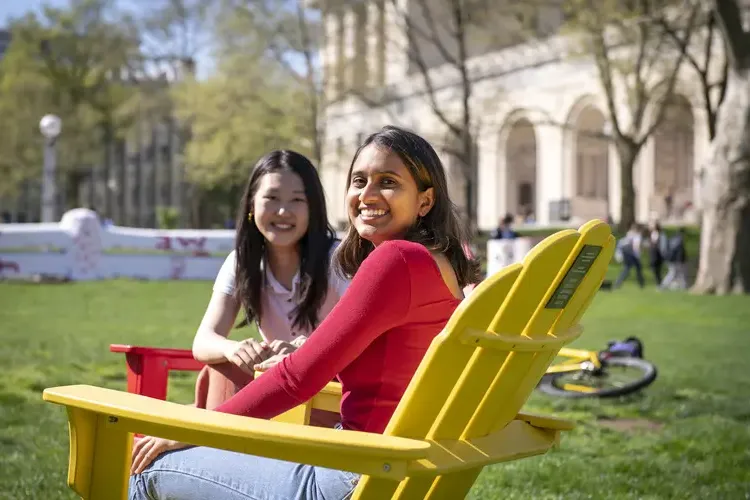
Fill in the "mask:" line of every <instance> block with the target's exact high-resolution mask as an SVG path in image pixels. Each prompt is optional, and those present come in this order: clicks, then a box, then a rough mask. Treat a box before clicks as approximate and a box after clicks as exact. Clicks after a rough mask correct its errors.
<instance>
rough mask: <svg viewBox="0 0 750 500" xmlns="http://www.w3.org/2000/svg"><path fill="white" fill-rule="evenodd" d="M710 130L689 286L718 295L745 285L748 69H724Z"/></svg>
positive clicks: (749, 262)
mask: <svg viewBox="0 0 750 500" xmlns="http://www.w3.org/2000/svg"><path fill="white" fill-rule="evenodd" d="M716 130H717V134H716V137H715V139H714V141H713V143H712V145H711V152H710V156H709V164H708V166H707V168H706V169H705V171H704V172H705V173H704V176H703V179H702V185H701V191H702V198H703V200H702V201H703V210H702V221H701V242H700V262H699V265H698V276H697V278H696V282H695V285H694V286H693V289H692V291H693V293H700V294H710V293H715V294H717V295H723V294H726V293H729V292H731V291H732V290H733V288H735V287H736V289H738V290H740V291H744V292H747V291H750V276H748V275H749V274H750V272H749V271H750V227H748V225H749V224H750V221H748V220H747V216H748V213H750V197H749V196H748V195H749V194H750V69H742V70H734V69H733V70H730V71H729V76H728V81H727V94H726V98H725V100H724V104H723V105H722V107H721V110H720V112H719V116H718V120H717V127H716ZM735 279H737V282H736V283H735Z"/></svg>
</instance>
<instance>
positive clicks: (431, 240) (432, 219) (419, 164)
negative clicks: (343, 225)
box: [336, 125, 479, 287]
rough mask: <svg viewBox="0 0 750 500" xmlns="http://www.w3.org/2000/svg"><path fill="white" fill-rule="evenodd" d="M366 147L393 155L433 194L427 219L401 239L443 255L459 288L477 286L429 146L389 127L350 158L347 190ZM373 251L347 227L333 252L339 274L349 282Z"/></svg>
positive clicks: (475, 265)
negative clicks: (354, 169) (374, 147)
mask: <svg viewBox="0 0 750 500" xmlns="http://www.w3.org/2000/svg"><path fill="white" fill-rule="evenodd" d="M370 144H375V145H376V146H378V147H380V148H383V149H384V150H387V151H390V152H392V153H394V154H397V155H398V156H399V158H401V161H402V162H403V163H404V165H406V168H408V169H409V173H411V176H412V177H413V178H414V181H415V182H416V183H417V189H418V190H419V192H423V191H425V190H426V189H428V188H433V190H434V191H435V203H434V205H433V206H432V209H431V210H430V211H429V212H428V213H427V215H425V216H424V217H420V218H418V219H417V223H416V224H415V225H414V226H413V227H411V228H410V229H409V230H408V231H407V233H406V235H405V236H404V239H406V240H409V241H413V242H416V243H421V244H422V245H424V246H425V247H427V248H428V249H429V250H431V251H433V252H440V253H442V254H444V255H445V256H446V257H447V258H448V260H449V261H450V263H451V265H452V266H453V270H454V271H455V272H456V278H457V279H458V284H459V286H461V287H464V286H466V285H468V284H471V283H477V282H478V281H479V263H478V262H477V261H476V260H472V259H470V258H469V257H468V256H467V255H466V254H465V253H464V251H463V248H462V243H463V242H465V241H467V239H466V237H465V234H464V231H463V230H462V229H461V225H460V224H459V221H458V211H457V209H456V206H455V205H454V204H453V202H452V201H451V199H450V197H449V196H448V182H447V181H446V178H445V169H444V168H443V164H442V162H441V161H440V158H439V157H438V155H437V153H436V152H435V150H434V149H433V147H432V146H431V145H430V143H429V142H427V141H426V140H424V139H423V138H422V137H420V136H419V135H417V134H415V133H414V132H411V131H408V130H404V129H401V128H398V127H394V126H391V125H388V126H386V127H383V128H382V129H381V130H380V131H378V132H376V133H374V134H372V135H371V136H369V137H368V138H367V139H365V141H364V142H363V143H362V144H361V145H360V146H359V149H357V152H356V153H355V154H354V158H353V159H352V163H351V165H350V166H349V174H348V177H347V180H346V189H347V190H348V189H349V185H350V184H351V177H352V169H353V168H354V164H355V162H356V161H357V158H358V157H359V154H360V153H361V152H362V150H363V149H364V148H366V147H367V146H369V145H370ZM373 249H374V246H373V245H372V243H370V242H369V241H365V240H364V239H362V237H361V236H360V235H359V233H358V232H357V230H356V229H355V228H354V226H353V225H352V224H350V225H349V229H348V231H347V233H346V237H345V238H344V240H343V241H342V242H341V245H340V246H339V248H338V249H337V252H336V258H337V261H338V264H339V267H340V271H341V272H342V273H343V274H344V276H346V277H349V278H351V277H352V276H354V274H355V273H356V272H357V269H359V266H360V265H361V264H362V261H363V260H365V258H366V257H367V256H368V255H369V254H370V252H372V250H373Z"/></svg>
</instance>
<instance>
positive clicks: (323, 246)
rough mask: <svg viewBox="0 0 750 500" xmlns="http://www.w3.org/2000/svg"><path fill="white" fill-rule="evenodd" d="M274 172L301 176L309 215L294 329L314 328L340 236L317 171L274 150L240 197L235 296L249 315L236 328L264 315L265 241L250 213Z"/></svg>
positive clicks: (301, 158) (304, 160) (294, 156)
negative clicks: (265, 180) (330, 218)
mask: <svg viewBox="0 0 750 500" xmlns="http://www.w3.org/2000/svg"><path fill="white" fill-rule="evenodd" d="M272 172H293V173H295V174H297V175H299V176H300V178H301V179H302V184H303V185H304V186H305V196H306V197H307V204H308V211H309V214H310V215H309V225H308V228H307V232H306V233H305V235H304V236H303V237H302V239H301V240H300V242H299V245H300V278H301V283H300V297H301V300H300V302H299V303H298V305H297V307H296V309H295V310H294V315H295V317H294V322H293V325H294V326H295V327H297V328H307V329H309V330H313V329H314V328H315V327H316V326H317V325H318V310H319V309H320V307H321V306H322V305H323V302H324V301H325V298H326V293H327V291H328V269H329V252H330V249H331V245H332V244H333V242H334V240H335V238H336V235H335V233H334V231H333V228H331V226H330V225H329V223H328V214H327V213H326V202H325V195H324V194H323V186H322V184H321V183H320V178H319V177H318V172H317V171H316V170H315V167H313V165H312V163H310V160H308V159H307V158H306V157H305V156H303V155H301V154H299V153H297V152H295V151H290V150H276V151H271V152H270V153H268V154H267V155H265V156H264V157H262V158H261V159H260V160H258V162H257V163H256V164H255V166H254V167H253V171H252V173H251V174H250V179H249V180H248V182H247V186H246V187H245V193H244V194H243V195H242V201H241V202H240V206H239V210H238V213H237V236H236V238H235V253H236V267H235V276H236V278H235V279H236V292H235V294H236V297H237V298H238V299H239V300H240V302H241V304H242V307H243V309H244V310H245V314H246V315H247V317H246V321H243V322H242V323H240V324H239V325H238V327H239V326H242V325H244V324H247V322H250V321H253V320H254V319H257V318H260V317H261V315H262V314H263V311H262V307H261V292H262V289H263V287H264V286H265V276H264V275H263V272H262V271H261V262H262V260H263V258H264V256H265V251H266V241H265V238H264V237H263V235H262V234H261V232H260V230H259V229H258V227H257V226H256V225H255V222H254V221H249V220H248V213H249V212H252V210H253V198H254V196H255V193H256V192H257V190H258V185H259V184H260V180H261V178H263V176H264V175H266V174H270V173H272Z"/></svg>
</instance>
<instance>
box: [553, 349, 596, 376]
mask: <svg viewBox="0 0 750 500" xmlns="http://www.w3.org/2000/svg"><path fill="white" fill-rule="evenodd" d="M558 357H559V358H566V359H565V360H564V361H563V362H561V363H553V364H552V365H550V367H549V368H547V373H565V372H575V371H578V370H580V369H581V363H583V362H585V361H590V362H591V363H593V365H594V367H595V368H597V369H598V368H601V366H602V364H601V363H600V362H599V356H598V355H597V353H596V352H595V351H586V350H584V349H571V348H568V347H563V348H562V349H560V353H559V354H558Z"/></svg>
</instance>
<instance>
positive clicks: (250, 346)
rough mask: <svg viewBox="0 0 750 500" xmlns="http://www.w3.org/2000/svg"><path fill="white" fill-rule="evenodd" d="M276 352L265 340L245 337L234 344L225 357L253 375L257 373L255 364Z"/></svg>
mask: <svg viewBox="0 0 750 500" xmlns="http://www.w3.org/2000/svg"><path fill="white" fill-rule="evenodd" d="M274 354H276V353H274V352H273V351H272V350H271V349H270V347H269V346H268V345H267V344H266V343H265V342H264V343H261V342H258V341H257V340H255V339H245V340H243V341H241V342H236V343H234V344H232V345H231V347H229V349H227V351H226V352H225V353H224V357H226V359H227V361H229V362H230V363H232V364H234V365H236V366H237V367H238V368H239V369H240V370H242V371H243V372H245V373H248V374H250V375H252V374H253V373H255V369H254V366H255V365H258V364H260V363H262V362H263V361H265V360H266V359H268V358H269V357H271V356H273V355H274Z"/></svg>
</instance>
